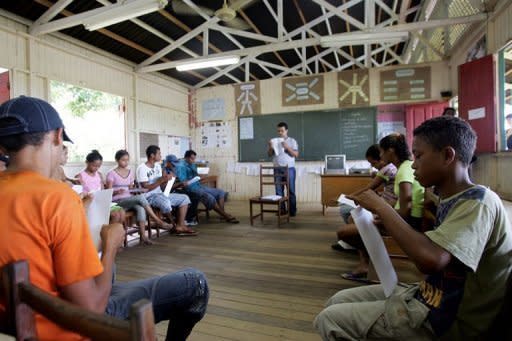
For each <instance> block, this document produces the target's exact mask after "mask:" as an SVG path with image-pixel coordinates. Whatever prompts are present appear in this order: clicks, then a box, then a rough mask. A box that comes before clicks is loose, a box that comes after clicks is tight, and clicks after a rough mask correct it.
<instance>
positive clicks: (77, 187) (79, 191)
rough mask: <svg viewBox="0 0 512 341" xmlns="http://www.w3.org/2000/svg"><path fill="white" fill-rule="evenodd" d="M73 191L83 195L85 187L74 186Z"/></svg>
mask: <svg viewBox="0 0 512 341" xmlns="http://www.w3.org/2000/svg"><path fill="white" fill-rule="evenodd" d="M71 189H72V190H73V191H75V192H76V194H82V192H83V191H84V187H83V186H82V185H73V186H72V187H71Z"/></svg>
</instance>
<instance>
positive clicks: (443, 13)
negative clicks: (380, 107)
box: [29, 0, 487, 88]
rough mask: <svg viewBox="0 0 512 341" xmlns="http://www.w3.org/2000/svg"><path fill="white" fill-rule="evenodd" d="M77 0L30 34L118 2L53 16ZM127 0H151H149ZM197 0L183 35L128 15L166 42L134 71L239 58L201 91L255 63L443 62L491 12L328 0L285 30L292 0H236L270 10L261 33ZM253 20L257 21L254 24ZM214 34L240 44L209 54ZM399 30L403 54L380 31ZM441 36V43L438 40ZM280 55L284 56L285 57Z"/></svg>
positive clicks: (296, 68) (306, 69) (247, 74)
mask: <svg viewBox="0 0 512 341" xmlns="http://www.w3.org/2000/svg"><path fill="white" fill-rule="evenodd" d="M72 1H73V0H58V1H57V2H56V3H54V4H53V6H51V7H50V8H48V10H47V11H46V12H45V13H44V14H43V15H42V16H41V17H40V18H39V19H38V20H36V21H35V22H34V23H33V25H32V26H31V27H30V29H29V32H30V33H31V34H33V35H41V34H46V33H51V32H55V31H59V30H62V29H66V28H69V27H73V26H77V25H82V24H83V23H84V20H86V19H87V18H88V17H90V16H91V13H92V12H94V11H96V12H98V10H103V9H104V8H105V9H104V10H108V9H109V8H110V7H112V6H115V5H118V3H119V2H117V3H115V2H113V0H96V1H97V2H98V3H100V4H102V5H104V6H105V7H104V8H99V9H95V10H89V11H86V12H83V13H79V14H75V15H72V16H68V17H64V18H60V19H56V20H53V21H51V20H52V19H53V18H54V17H55V16H56V15H57V14H59V13H60V12H61V11H62V10H64V8H65V7H66V6H67V5H69V4H70V3H71V2H72ZM129 1H131V2H134V1H146V2H147V1H148V0H129ZM170 1H174V0H170ZM194 1H195V0H182V2H183V3H185V4H186V5H188V6H189V7H190V8H191V9H192V10H193V11H195V12H196V13H197V15H198V17H200V18H201V19H202V20H203V22H202V23H201V24H199V25H198V26H196V27H194V28H192V29H191V30H190V31H189V32H187V33H185V34H183V35H182V36H180V37H179V38H178V39H172V38H171V37H169V36H168V35H166V34H164V33H162V32H161V31H158V30H157V29H155V28H154V27H152V26H150V25H148V24H147V23H145V22H144V21H142V20H140V19H137V18H131V19H128V20H129V21H131V22H132V23H133V24H135V25H137V26H138V27H140V28H141V29H144V30H146V31H148V32H150V33H151V34H153V35H155V36H157V37H159V38H160V39H162V40H164V41H165V42H166V43H167V44H168V45H167V46H166V47H165V48H163V49H161V50H160V51H157V52H155V53H153V54H152V55H151V56H149V57H148V58H146V59H145V60H144V61H142V62H141V63H139V64H138V65H137V66H136V67H135V70H136V71H137V72H141V73H145V72H155V71H162V70H167V69H172V68H175V67H176V66H177V65H178V64H181V63H184V62H190V61H193V60H194V59H197V58H201V59H208V58H218V57H222V56H233V55H237V56H240V61H239V63H238V64H234V65H230V66H227V67H216V68H214V71H215V72H214V73H213V74H212V75H210V76H208V77H203V78H204V79H202V80H201V81H200V82H198V83H197V84H195V85H194V86H193V87H194V88H200V87H203V86H207V85H211V84H215V83H214V82H215V80H217V79H218V78H220V77H223V76H225V77H228V78H229V79H230V80H231V81H232V82H234V83H240V82H247V81H251V80H254V79H255V77H254V76H253V75H252V74H251V67H253V64H256V65H257V66H258V67H259V68H260V69H262V70H263V71H264V72H265V74H267V75H268V76H269V77H284V76H292V75H307V74H316V73H320V72H324V71H341V70H345V69H347V68H371V67H380V66H385V65H389V64H393V63H398V64H405V63H410V62H413V63H416V62H427V61H433V60H443V59H446V58H447V57H449V55H450V54H451V48H452V46H454V45H455V44H456V42H457V40H458V39H460V38H461V37H462V36H463V34H464V32H467V30H468V29H469V28H470V27H472V25H476V24H478V23H480V22H482V21H484V20H486V19H487V14H485V13H483V12H482V11H480V10H478V9H476V5H475V3H478V2H479V1H481V0H424V1H423V2H422V5H421V6H420V5H418V6H414V7H410V5H411V3H412V0H401V1H399V0H393V1H384V0H344V1H343V3H342V4H340V5H338V6H335V5H332V4H331V3H330V2H329V1H327V0H311V2H312V3H314V4H316V5H317V6H319V8H320V9H321V14H320V15H319V16H317V17H316V18H314V19H312V20H309V21H308V22H306V21H305V20H304V18H302V19H303V23H304V24H303V25H301V26H299V27H297V28H295V29H293V30H290V31H288V30H287V28H286V27H285V25H284V22H285V16H286V11H284V9H283V2H285V1H286V2H288V1H290V2H291V1H295V0H233V1H231V2H230V7H232V8H238V9H241V8H243V7H244V6H245V5H247V4H248V3H251V2H254V1H259V2H262V3H263V4H264V6H265V7H266V9H267V11H268V17H267V18H266V20H270V21H272V22H273V25H275V26H276V32H275V34H273V35H264V34H261V32H260V31H259V30H258V29H257V28H255V26H252V27H253V29H252V30H240V29H235V28H229V27H226V26H221V25H220V23H221V20H220V19H219V17H217V16H215V15H210V13H206V12H205V11H204V10H203V8H204V7H203V8H202V7H200V6H198V5H197V4H196V3H195V2H194ZM465 2H466V3H468V4H469V5H468V6H472V7H471V8H470V9H469V10H468V11H465V12H464V11H461V10H460V9H459V7H460V6H465V5H466V4H465ZM389 4H391V5H389ZM361 5H363V6H364V9H365V10H364V20H363V21H361V20H360V19H361V18H355V17H353V16H351V15H350V14H349V9H351V8H352V7H354V6H361ZM399 5H400V6H399ZM377 10H378V11H379V12H383V13H386V17H387V18H388V19H386V20H384V21H381V22H377V21H378V20H377V18H376V12H377ZM92 14H94V13H92ZM411 14H413V15H414V16H415V17H416V21H414V22H407V21H406V19H407V17H409V16H410V15H411ZM243 17H244V16H242V18H243ZM379 17H380V15H379ZM333 19H337V20H339V19H341V20H342V21H343V22H344V24H346V26H347V30H346V32H345V33H339V34H333V29H332V25H331V20H333ZM259 22H261V20H260V21H259ZM249 24H252V23H250V22H249ZM320 24H322V25H325V27H326V28H327V35H326V36H321V34H319V33H318V32H317V31H316V30H315V26H317V25H320ZM351 29H352V30H351ZM212 31H217V32H219V33H221V34H222V35H223V36H224V37H225V38H226V39H228V40H229V41H230V42H231V43H232V44H233V45H234V46H236V48H235V49H231V50H229V51H220V52H217V51H216V52H215V53H209V52H210V50H211V49H209V45H210V33H211V32H212ZM397 32H405V33H404V34H405V35H406V36H407V37H408V39H406V47H405V48H404V49H403V53H401V54H399V53H397V49H396V47H397V45H398V44H399V43H401V42H402V41H391V40H390V41H387V40H380V37H382V35H387V34H389V35H390V37H391V36H392V34H393V33H397ZM198 37H200V38H201V39H202V51H192V50H191V49H190V48H189V47H187V46H186V45H187V43H188V42H189V41H191V40H192V39H196V38H198ZM326 37H335V39H336V41H337V43H336V44H337V46H329V47H327V46H326V44H324V43H323V42H324V40H325V39H326ZM372 37H373V40H372ZM439 37H442V38H444V39H440V38H439ZM241 38H243V39H241ZM363 38H364V39H363ZM248 39H250V40H251V42H252V44H251V46H244V44H243V43H242V42H241V41H245V42H247V40H248ZM440 40H442V42H441V43H440ZM354 46H363V49H364V54H363V55H360V56H358V57H355V56H354V54H353V53H352V48H353V47H354ZM309 47H314V48H315V51H316V53H315V55H313V56H311V53H310V54H309V55H308V53H307V48H309ZM343 47H348V48H350V51H351V53H348V52H347V51H346V49H344V48H343ZM174 50H180V51H182V52H183V53H185V54H186V55H187V56H188V57H186V58H182V59H179V60H169V58H168V57H166V56H168V55H169V54H170V53H171V52H172V51H174ZM287 50H289V51H292V53H294V54H296V57H297V58H298V59H299V60H300V62H299V63H296V64H295V65H286V63H277V62H269V61H266V60H263V59H262V58H261V57H262V55H265V54H268V53H274V54H275V55H276V56H278V53H279V52H280V51H287ZM199 52H200V53H199ZM379 53H383V54H384V57H383V58H380V62H378V61H377V60H378V59H377V60H376V58H375V56H376V55H377V54H379ZM326 56H333V57H334V59H333V58H330V61H329V60H327V59H326ZM280 60H281V61H282V59H280ZM333 61H334V63H333ZM237 68H238V69H239V68H243V69H244V77H240V73H237V74H238V76H237V75H234V74H233V73H232V71H233V70H235V69H237ZM321 68H322V69H321ZM260 72H261V71H260ZM241 78H243V79H241Z"/></svg>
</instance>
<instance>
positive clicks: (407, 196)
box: [338, 134, 424, 279]
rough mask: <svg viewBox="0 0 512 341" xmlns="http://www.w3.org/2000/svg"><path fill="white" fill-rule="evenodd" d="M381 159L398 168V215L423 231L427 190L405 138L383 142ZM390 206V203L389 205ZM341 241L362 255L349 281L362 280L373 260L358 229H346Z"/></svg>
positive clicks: (347, 275) (393, 137) (395, 136)
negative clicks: (416, 175) (417, 175)
mask: <svg viewBox="0 0 512 341" xmlns="http://www.w3.org/2000/svg"><path fill="white" fill-rule="evenodd" d="M379 148H380V151H381V153H380V156H381V159H382V161H383V162H384V163H392V164H393V165H394V166H395V167H396V168H397V172H396V174H395V183H394V185H393V192H394V194H395V196H396V197H397V200H396V203H395V205H394V207H395V209H396V210H397V212H398V214H400V216H401V217H402V218H403V219H404V220H405V221H407V222H408V223H409V225H411V226H412V227H413V228H414V229H415V230H417V231H419V230H421V229H422V217H423V198H424V188H423V187H422V186H421V185H420V184H419V183H418V181H417V180H416V179H415V178H414V170H413V169H412V167H411V166H412V161H411V160H410V157H411V153H410V152H409V147H408V146H407V142H406V140H405V136H404V135H401V134H391V135H388V136H386V137H384V138H383V139H382V140H380V143H379ZM385 202H386V201H385ZM338 237H339V238H340V240H343V241H344V242H346V243H347V244H349V245H351V246H352V247H355V248H356V249H358V251H359V265H358V266H357V267H356V269H355V270H354V271H351V272H348V273H345V274H343V275H342V276H343V277H344V278H346V279H362V278H364V277H366V275H367V273H368V266H369V258H368V253H367V251H366V249H365V248H364V245H363V243H362V240H361V237H360V236H359V233H358V232H357V228H356V226H355V225H347V226H344V228H343V229H342V230H340V231H339V233H338Z"/></svg>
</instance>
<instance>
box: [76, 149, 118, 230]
mask: <svg viewBox="0 0 512 341" xmlns="http://www.w3.org/2000/svg"><path fill="white" fill-rule="evenodd" d="M85 164H86V167H85V169H84V170H83V171H81V172H80V173H78V175H77V176H76V178H78V180H79V182H80V184H81V185H82V187H83V191H84V193H85V194H87V193H92V192H96V191H100V190H102V189H104V188H105V182H104V181H103V175H102V174H101V172H100V171H99V169H100V167H101V165H102V164H103V156H101V154H100V153H99V152H98V151H97V150H93V151H91V152H90V153H89V154H87V157H86V158H85ZM124 218H125V214H124V210H123V209H122V208H121V207H118V206H114V207H113V208H111V209H110V223H121V224H122V223H123V222H124Z"/></svg>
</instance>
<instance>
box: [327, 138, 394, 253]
mask: <svg viewBox="0 0 512 341" xmlns="http://www.w3.org/2000/svg"><path fill="white" fill-rule="evenodd" d="M365 156H366V160H367V161H368V162H369V163H370V165H371V166H372V167H373V168H375V169H377V170H378V172H377V173H376V174H375V177H374V178H373V180H372V181H371V182H370V183H369V184H368V185H367V186H365V187H363V188H361V189H360V190H358V191H356V192H354V193H351V194H350V195H356V194H359V193H362V192H364V191H366V190H369V189H371V190H376V189H377V188H379V187H380V186H381V185H384V188H383V191H382V192H381V193H380V196H382V197H383V198H384V200H386V202H388V204H390V205H395V203H396V200H397V197H396V195H395V193H394V184H395V175H396V171H397V170H396V167H395V165H393V164H392V163H391V162H390V163H387V164H386V162H384V161H383V160H382V159H381V158H380V148H379V145H378V144H374V145H372V146H370V147H369V148H368V149H367V150H366V154H365ZM352 209H353V208H352V206H350V205H342V206H341V207H340V211H341V216H342V218H343V220H344V222H345V224H353V223H354V221H353V220H352V217H351V216H350V211H352ZM345 227H346V226H343V227H342V228H341V229H340V230H339V231H338V232H337V235H338V241H341V243H340V242H338V243H336V244H333V245H331V247H332V248H333V249H334V250H336V251H346V250H351V249H352V250H353V248H352V247H350V245H347V244H346V243H344V242H343V240H342V236H343V230H344V229H345ZM355 234H356V235H358V233H357V229H355ZM343 244H345V245H344V246H343ZM347 246H349V247H347Z"/></svg>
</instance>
